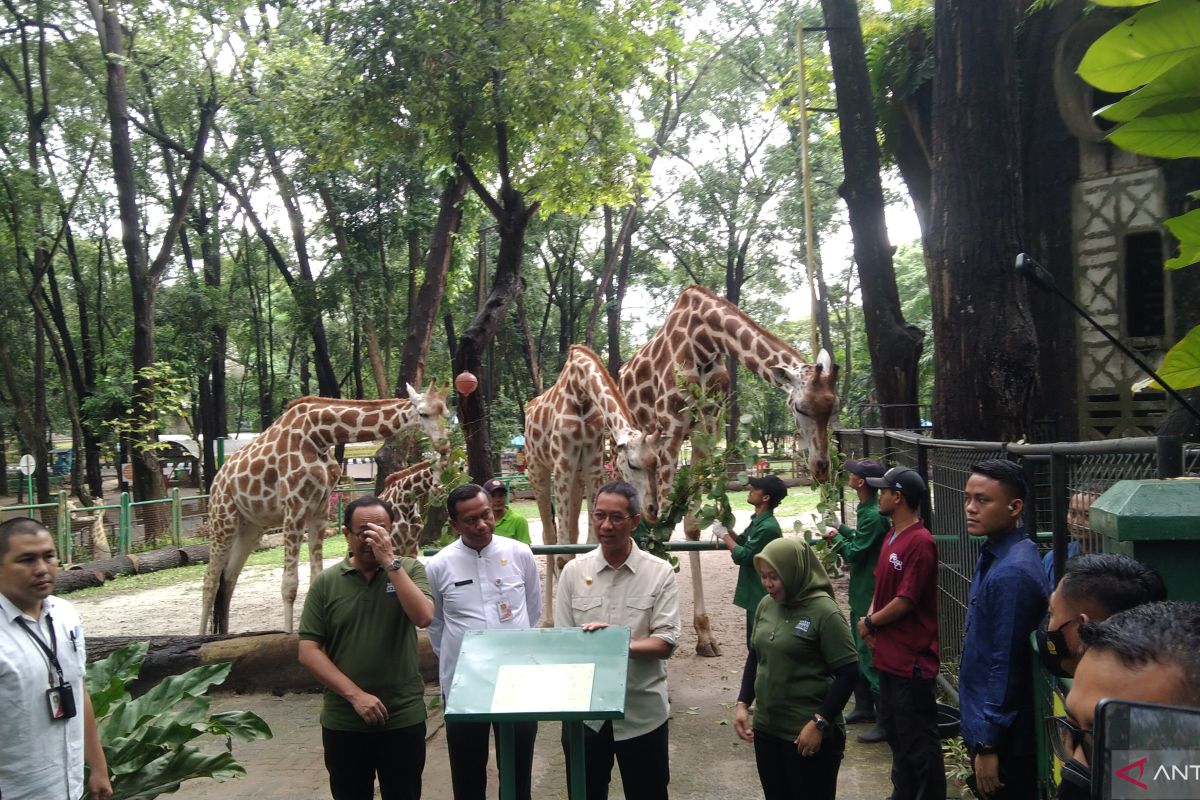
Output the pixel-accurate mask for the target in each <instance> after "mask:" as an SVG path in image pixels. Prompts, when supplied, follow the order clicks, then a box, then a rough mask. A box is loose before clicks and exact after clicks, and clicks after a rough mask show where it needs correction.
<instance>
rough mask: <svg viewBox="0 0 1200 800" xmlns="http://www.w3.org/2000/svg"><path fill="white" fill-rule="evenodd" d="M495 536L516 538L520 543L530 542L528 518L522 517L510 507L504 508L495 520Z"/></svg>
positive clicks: (531, 541)
mask: <svg viewBox="0 0 1200 800" xmlns="http://www.w3.org/2000/svg"><path fill="white" fill-rule="evenodd" d="M495 534H496V536H503V537H505V538H506V539H516V540H517V541H518V542H521V543H522V544H532V543H533V540H531V539H530V538H529V520H527V519H525V518H524V517H522V516H521V515H520V514H518V513H517V512H515V511H513V510H512V509H511V508H506V509H505V510H504V516H503V517H501V518H500V519H498V520H496V531H495Z"/></svg>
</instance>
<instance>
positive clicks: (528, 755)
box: [446, 722, 537, 800]
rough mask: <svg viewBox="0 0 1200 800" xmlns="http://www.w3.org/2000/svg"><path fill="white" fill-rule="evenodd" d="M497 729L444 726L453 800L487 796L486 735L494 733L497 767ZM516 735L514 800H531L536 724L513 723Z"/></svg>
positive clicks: (460, 724) (477, 724)
mask: <svg viewBox="0 0 1200 800" xmlns="http://www.w3.org/2000/svg"><path fill="white" fill-rule="evenodd" d="M499 727H500V726H499V725H492V724H491V723H487V722H447V723H446V749H447V750H449V751H450V781H451V783H453V784H454V800H484V797H485V795H486V794H487V764H488V734H489V733H490V732H491V731H492V729H493V728H495V729H496V763H497V764H498V765H499V766H500V768H501V769H503V768H504V765H503V764H501V763H500V732H499ZM513 732H514V733H515V734H516V739H517V741H516V770H517V775H516V778H517V799H518V800H530V796H529V792H530V775H531V774H532V772H533V743H534V740H535V739H537V723H536V722H516V723H513Z"/></svg>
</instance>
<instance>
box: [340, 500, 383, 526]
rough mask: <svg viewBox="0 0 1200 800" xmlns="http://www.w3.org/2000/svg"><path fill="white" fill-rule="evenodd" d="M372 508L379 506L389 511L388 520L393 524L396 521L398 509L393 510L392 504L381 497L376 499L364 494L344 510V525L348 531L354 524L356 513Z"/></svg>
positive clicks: (348, 504)
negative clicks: (361, 509) (362, 509)
mask: <svg viewBox="0 0 1200 800" xmlns="http://www.w3.org/2000/svg"><path fill="white" fill-rule="evenodd" d="M370 506H379V507H380V508H382V509H383V510H385V511H387V514H388V519H389V520H390V521H392V522H395V521H396V509H394V508H392V504H391V503H389V502H388V501H387V500H384V499H383V498H381V497H376V496H375V495H373V494H364V495H363V496H362V497H357V498H355V499H354V500H351V501H350V502H349V503H347V504H346V507H345V508H344V509H342V524H343V525H345V526H346V530H350V523H352V522H354V512H355V511H358V510H359V509H360V508H369V507H370Z"/></svg>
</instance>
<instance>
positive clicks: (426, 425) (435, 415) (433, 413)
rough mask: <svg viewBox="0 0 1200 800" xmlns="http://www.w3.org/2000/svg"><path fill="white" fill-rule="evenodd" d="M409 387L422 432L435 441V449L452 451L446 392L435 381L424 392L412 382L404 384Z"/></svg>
mask: <svg viewBox="0 0 1200 800" xmlns="http://www.w3.org/2000/svg"><path fill="white" fill-rule="evenodd" d="M404 386H405V388H406V389H408V399H409V402H411V403H412V406H413V410H414V411H416V412H417V424H418V425H419V426H420V427H421V433H423V434H425V435H426V436H428V437H429V441H431V442H433V449H434V450H436V451H437V452H438V453H441V454H443V455H445V454H446V453H448V452H449V451H450V440H449V439H448V438H447V437H446V418H447V417H448V416H449V415H450V413H449V409H448V407H447V406H446V393H445V391H443V390H441V389H439V388H438V387H437V384H435V383H434V382H433V381H430V382H429V388H428V389H426V390H425V392H424V393H421V392H418V391H417V390H416V389H414V388H413V387H412V384H411V383H406V384H404Z"/></svg>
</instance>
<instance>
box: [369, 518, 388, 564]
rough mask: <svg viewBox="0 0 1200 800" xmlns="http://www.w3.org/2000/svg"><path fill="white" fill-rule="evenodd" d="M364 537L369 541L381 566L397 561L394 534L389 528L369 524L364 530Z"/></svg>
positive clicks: (372, 523)
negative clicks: (393, 545) (393, 546)
mask: <svg viewBox="0 0 1200 800" xmlns="http://www.w3.org/2000/svg"><path fill="white" fill-rule="evenodd" d="M362 537H363V538H364V539H366V540H367V544H368V545H370V547H371V552H372V553H374V554H375V560H376V561H377V562H378V563H379V564H380V566H387V565H388V564H390V563H392V561H394V560H395V558H396V556H395V554H394V553H393V552H392V532H391V531H389V530H388V529H387V528H384V527H383V526H381V525H376V524H375V523H374V522H368V523H367V525H366V527H365V528H363V530H362Z"/></svg>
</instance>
